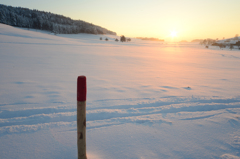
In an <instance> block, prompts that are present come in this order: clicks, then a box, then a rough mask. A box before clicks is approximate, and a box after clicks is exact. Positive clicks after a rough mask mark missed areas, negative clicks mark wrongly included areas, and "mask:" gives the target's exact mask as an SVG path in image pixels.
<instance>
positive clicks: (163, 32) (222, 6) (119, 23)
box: [0, 0, 240, 41]
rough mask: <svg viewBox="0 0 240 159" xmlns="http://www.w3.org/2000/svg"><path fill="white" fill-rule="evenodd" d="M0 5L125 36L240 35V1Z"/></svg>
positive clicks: (85, 0)
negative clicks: (25, 9) (73, 21)
mask: <svg viewBox="0 0 240 159" xmlns="http://www.w3.org/2000/svg"><path fill="white" fill-rule="evenodd" d="M0 3H1V4H5V5H11V6H15V7H17V6H19V7H25V8H30V9H37V10H41V11H47V12H52V13H55V14H61V15H64V16H67V17H70V18H72V19H75V20H78V19H80V20H84V21H87V22H90V23H93V24H95V25H99V26H102V27H104V28H107V29H109V30H111V31H114V32H117V34H118V35H125V36H127V37H155V38H159V39H164V40H165V41H181V40H187V41H191V40H193V39H205V38H212V39H216V38H218V39H223V38H231V37H234V36H235V35H236V34H239V35H240V8H239V6H240V0H211V1H210V0H121V1H120V0H41V1H36V0H35V1H34V0H1V2H0Z"/></svg>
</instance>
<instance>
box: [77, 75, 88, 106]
mask: <svg viewBox="0 0 240 159" xmlns="http://www.w3.org/2000/svg"><path fill="white" fill-rule="evenodd" d="M86 81H87V80H86V77H85V76H78V79H77V101H81V102H82V101H86V98H87V82H86Z"/></svg>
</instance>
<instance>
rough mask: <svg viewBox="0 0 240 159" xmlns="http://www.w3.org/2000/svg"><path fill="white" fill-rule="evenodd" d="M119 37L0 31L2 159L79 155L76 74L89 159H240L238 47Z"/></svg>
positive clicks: (239, 56) (2, 29) (0, 27)
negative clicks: (81, 83) (82, 93)
mask: <svg viewBox="0 0 240 159" xmlns="http://www.w3.org/2000/svg"><path fill="white" fill-rule="evenodd" d="M100 37H103V39H105V37H108V39H109V41H104V40H102V41H100V40H99V38H100ZM115 38H117V37H115V36H112V35H109V36H108V35H107V36H106V35H87V34H77V35H57V36H55V35H51V34H49V33H47V32H39V31H38V32H36V31H31V30H30V31H29V30H24V29H19V28H13V27H10V26H6V25H2V24H1V25H0V57H1V58H0V74H1V76H0V90H1V91H0V141H1V142H0V158H76V157H77V144H76V137H77V135H76V134H77V133H76V80H77V76H79V75H85V76H86V77H87V85H88V94H87V154H88V158H90V159H91V158H93V159H101V158H106V159H113V158H114V159H118V158H119V159H120V158H121V159H122V158H129V159H135V158H136V159H144V158H146V159H150V158H154V159H155V158H156V159H157V158H239V156H240V154H239V150H240V135H239V134H240V132H239V130H240V129H239V128H240V97H239V90H240V82H239V81H240V77H239V74H240V65H239V62H240V54H239V51H238V50H232V51H230V50H228V49H225V50H220V49H218V48H217V47H210V49H205V48H203V47H202V46H201V45H198V44H189V43H181V44H166V43H165V44H162V43H158V42H149V41H141V40H139V39H132V41H131V42H129V43H120V42H115V41H114V39H115Z"/></svg>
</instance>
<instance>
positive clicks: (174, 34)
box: [170, 30, 177, 38]
mask: <svg viewBox="0 0 240 159" xmlns="http://www.w3.org/2000/svg"><path fill="white" fill-rule="evenodd" d="M170 36H171V37H172V38H174V37H176V36H177V32H176V31H175V30H174V31H171V34H170Z"/></svg>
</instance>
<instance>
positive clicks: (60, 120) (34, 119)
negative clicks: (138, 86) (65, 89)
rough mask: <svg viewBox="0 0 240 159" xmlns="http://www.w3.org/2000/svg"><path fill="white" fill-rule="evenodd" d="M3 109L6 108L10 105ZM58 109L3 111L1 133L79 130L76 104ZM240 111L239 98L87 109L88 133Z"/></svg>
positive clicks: (0, 112) (1, 112) (172, 99)
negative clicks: (53, 129)
mask: <svg viewBox="0 0 240 159" xmlns="http://www.w3.org/2000/svg"><path fill="white" fill-rule="evenodd" d="M137 100H140V99H137ZM111 101H113V100H111ZM103 102H104V101H103ZM97 103H99V101H96V102H95V103H94V104H97ZM2 105H4V106H6V104H2ZM9 105H11V104H9ZM24 105H25V104H18V106H20V107H24ZM54 105H55V106H54V107H52V108H51V107H46V108H44V107H43V108H41V107H40V108H39V107H37V108H34V109H32V108H28V109H22V110H2V111H0V133H1V134H5V133H21V132H32V131H37V130H40V129H46V128H51V127H56V126H58V127H59V126H60V127H61V126H73V127H76V107H75V106H74V104H71V105H70V106H69V105H61V106H57V104H56V103H55V104H54ZM239 107H240V99H239V98H231V99H194V98H165V99H162V100H158V101H156V102H153V103H139V104H136V105H116V106H109V107H97V108H91V107H90V108H87V129H94V128H101V127H106V126H113V125H119V124H125V123H136V124H139V123H141V124H153V123H159V124H161V123H166V124H170V125H171V124H172V122H173V121H174V120H175V119H173V118H169V117H167V115H168V114H181V113H182V112H189V113H190V114H191V113H196V114H195V115H194V117H186V114H184V115H182V116H178V120H198V119H207V118H211V117H213V116H217V115H220V114H223V113H232V114H237V113H239V112H235V111H233V110H232V109H234V108H239ZM239 118H240V117H239ZM239 118H236V119H234V120H233V119H231V120H229V122H230V123H231V124H232V125H240V122H239Z"/></svg>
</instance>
